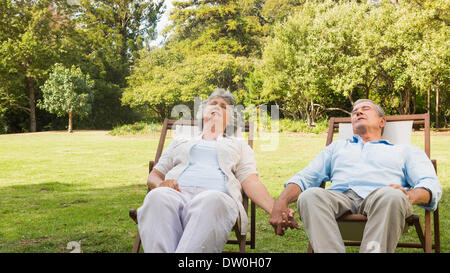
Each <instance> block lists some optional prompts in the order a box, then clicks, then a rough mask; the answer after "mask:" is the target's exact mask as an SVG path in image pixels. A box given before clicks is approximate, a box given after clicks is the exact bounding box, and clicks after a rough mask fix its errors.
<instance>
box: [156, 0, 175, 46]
mask: <svg viewBox="0 0 450 273" xmlns="http://www.w3.org/2000/svg"><path fill="white" fill-rule="evenodd" d="M164 5H165V6H166V8H165V11H164V14H163V15H162V16H161V20H159V22H158V25H157V26H156V31H157V32H158V36H157V38H156V40H154V41H151V42H150V45H151V46H159V45H161V43H162V42H163V40H164V37H163V36H162V35H161V32H162V31H163V29H164V28H165V27H166V26H167V25H168V24H169V14H170V11H171V10H172V9H173V5H172V0H164Z"/></svg>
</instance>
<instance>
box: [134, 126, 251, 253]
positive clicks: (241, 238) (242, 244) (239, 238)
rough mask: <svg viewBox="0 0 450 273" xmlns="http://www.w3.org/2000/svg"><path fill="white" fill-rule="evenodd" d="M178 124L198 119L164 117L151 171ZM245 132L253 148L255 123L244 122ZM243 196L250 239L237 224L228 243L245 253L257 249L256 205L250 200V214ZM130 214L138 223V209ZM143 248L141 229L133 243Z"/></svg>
mask: <svg viewBox="0 0 450 273" xmlns="http://www.w3.org/2000/svg"><path fill="white" fill-rule="evenodd" d="M177 125H187V126H194V125H196V121H195V120H172V119H167V118H166V119H164V122H163V126H162V130H161V135H160V138H159V143H158V148H157V150H156V156H155V160H154V161H153V160H152V161H150V162H149V171H148V172H149V173H150V172H151V171H152V170H153V167H154V166H155V165H156V163H158V161H159V158H160V157H161V155H162V152H163V148H164V143H165V141H166V137H167V132H168V130H175V127H176V126H177ZM243 129H244V130H243V132H248V145H249V146H250V147H251V148H253V131H254V124H253V122H246V123H245V124H244V128H243ZM150 190H151V189H150V188H148V189H147V193H148V192H149V191H150ZM242 197H243V201H242V202H243V205H244V209H245V211H246V212H247V215H248V216H249V217H250V239H249V240H247V236H245V235H241V234H240V232H239V230H238V228H237V225H235V226H234V227H233V230H234V231H235V234H236V240H228V241H227V244H232V245H239V252H241V253H245V250H246V245H250V248H251V249H255V241H256V240H255V235H256V205H255V203H254V202H253V201H251V200H250V214H248V207H249V206H248V203H249V198H248V197H247V195H246V194H245V193H244V192H242ZM129 216H130V217H131V219H133V221H134V222H135V223H136V224H137V211H136V209H131V210H129ZM140 248H141V237H140V235H139V231H138V232H137V234H136V238H135V240H134V245H133V250H132V252H133V253H138V252H139V250H140Z"/></svg>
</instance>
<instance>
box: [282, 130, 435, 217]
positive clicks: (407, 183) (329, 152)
mask: <svg viewBox="0 0 450 273" xmlns="http://www.w3.org/2000/svg"><path fill="white" fill-rule="evenodd" d="M324 181H331V186H330V187H329V188H328V190H334V191H339V192H345V191H347V190H350V189H351V190H353V191H354V192H356V193H357V194H358V195H359V196H361V197H362V198H366V197H367V196H368V195H369V194H370V193H371V192H372V191H373V190H375V189H377V188H380V187H385V186H388V185H389V184H397V185H401V186H402V187H404V188H406V189H409V188H425V189H427V190H429V192H430V193H431V200H430V203H428V204H425V205H421V206H422V207H424V208H425V209H427V210H435V209H436V207H437V203H438V202H439V200H440V198H441V195H442V187H441V185H440V183H439V181H438V179H437V176H436V173H435V170H434V167H433V165H432V163H431V161H430V159H429V158H428V157H427V155H426V154H425V153H424V152H423V151H422V150H421V149H420V148H418V147H415V146H411V145H404V144H401V145H393V144H391V143H389V142H388V141H387V140H379V141H371V142H366V143H364V141H363V140H362V139H361V137H360V136H359V135H354V136H353V138H352V139H347V140H339V141H334V142H333V143H332V144H330V145H329V146H328V147H326V148H325V149H324V150H323V151H322V152H321V153H320V154H319V155H317V157H316V158H315V159H314V160H313V161H312V162H311V163H310V164H309V165H308V166H307V167H306V168H305V169H303V170H301V171H300V172H298V173H297V174H295V175H294V176H293V177H292V178H291V179H289V180H288V181H287V182H286V183H285V185H284V186H286V185H287V184H289V183H295V184H297V185H299V186H300V188H301V189H302V191H305V190H306V189H308V188H310V187H319V186H320V185H321V183H322V182H324Z"/></svg>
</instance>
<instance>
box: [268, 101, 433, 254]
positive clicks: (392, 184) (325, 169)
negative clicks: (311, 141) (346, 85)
mask: <svg viewBox="0 0 450 273" xmlns="http://www.w3.org/2000/svg"><path fill="white" fill-rule="evenodd" d="M351 121H352V126H353V132H354V136H353V138H352V139H347V140H341V141H335V142H333V143H332V144H331V145H329V146H328V147H326V148H325V149H324V150H323V151H322V152H321V153H320V154H319V155H318V156H317V157H316V158H315V159H314V160H313V161H312V162H311V163H310V164H309V165H308V166H307V167H306V168H305V169H303V170H302V171H300V172H298V173H297V174H296V175H294V176H293V177H292V178H291V179H289V180H288V181H287V182H286V184H285V189H284V191H283V193H282V194H281V195H280V197H279V198H278V200H276V201H275V204H274V207H273V209H272V213H271V217H270V223H271V225H272V226H273V227H274V229H275V233H276V234H278V235H283V233H284V230H285V229H286V227H291V228H293V227H296V228H298V225H297V223H296V222H295V220H294V219H293V217H292V214H289V213H288V211H287V205H288V203H290V202H294V201H297V208H298V211H299V215H300V219H301V221H302V222H303V224H304V227H305V229H306V233H307V234H308V237H309V240H310V243H311V245H312V248H313V249H314V251H315V252H345V246H344V243H343V241H342V237H341V235H340V232H339V228H338V224H337V222H336V219H337V218H339V217H340V216H342V215H344V214H346V213H360V214H364V215H366V216H367V218H368V221H367V223H366V226H365V229H364V234H363V240H362V242H361V248H360V252H372V251H376V252H394V251H395V248H396V246H397V243H398V240H399V239H400V236H401V234H402V231H403V229H404V225H405V218H407V217H408V216H410V215H411V214H412V213H413V207H412V205H413V204H419V205H421V206H423V207H424V208H426V209H428V210H435V209H436V206H437V203H438V201H439V199H440V197H441V195H442V188H441V185H440V184H439V181H438V180H437V177H436V174H435V171H434V168H433V165H432V164H431V162H430V160H429V159H428V157H427V156H426V154H425V153H424V152H423V151H422V150H421V149H419V148H417V147H414V146H411V145H393V144H391V143H389V141H386V140H383V139H381V135H382V131H383V128H384V126H385V125H386V119H385V117H384V111H383V109H382V108H381V107H380V106H378V105H377V104H375V103H374V102H373V101H371V100H367V99H363V100H358V101H356V102H355V104H354V108H353V110H352V113H351ZM323 181H331V186H330V187H329V188H328V189H324V188H321V187H320V185H321V183H322V182H323Z"/></svg>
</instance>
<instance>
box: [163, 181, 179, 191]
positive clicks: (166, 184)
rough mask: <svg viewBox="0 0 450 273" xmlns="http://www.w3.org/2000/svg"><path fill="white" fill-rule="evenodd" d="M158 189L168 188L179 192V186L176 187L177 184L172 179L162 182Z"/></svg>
mask: <svg viewBox="0 0 450 273" xmlns="http://www.w3.org/2000/svg"><path fill="white" fill-rule="evenodd" d="M158 187H169V188H172V189H174V190H177V191H179V192H181V190H180V186H179V185H178V182H177V181H176V180H174V179H168V180H164V181H163V182H161V183H160V184H159V185H158Z"/></svg>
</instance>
